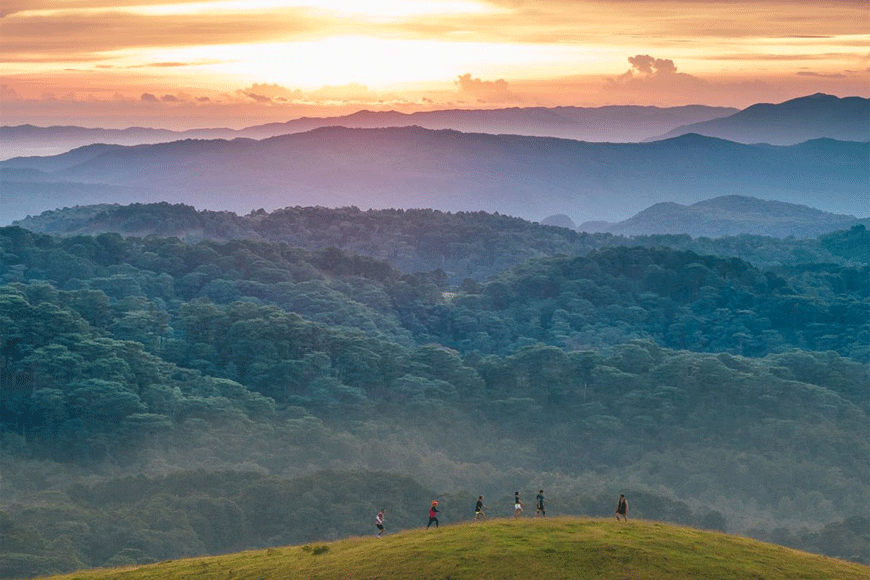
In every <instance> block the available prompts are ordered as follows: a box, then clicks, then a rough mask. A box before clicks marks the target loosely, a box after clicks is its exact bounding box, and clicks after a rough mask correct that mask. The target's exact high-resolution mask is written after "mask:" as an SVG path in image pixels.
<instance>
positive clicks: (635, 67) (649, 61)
mask: <svg viewBox="0 0 870 580" xmlns="http://www.w3.org/2000/svg"><path fill="white" fill-rule="evenodd" d="M628 62H629V63H630V64H631V68H630V69H628V71H627V72H625V74H623V75H622V77H620V78H624V79H630V78H633V77H635V76H636V75H637V74H638V73H639V74H641V75H646V76H660V77H664V76H669V75H675V74H677V65H675V64H674V61H672V60H671V59H669V58H653V57H651V56H650V55H648V54H638V55H636V56H630V57H628ZM686 76H688V75H686Z"/></svg>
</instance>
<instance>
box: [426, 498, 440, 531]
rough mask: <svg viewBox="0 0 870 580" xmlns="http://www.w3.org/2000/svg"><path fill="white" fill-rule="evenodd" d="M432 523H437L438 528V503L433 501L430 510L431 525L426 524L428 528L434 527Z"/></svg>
mask: <svg viewBox="0 0 870 580" xmlns="http://www.w3.org/2000/svg"><path fill="white" fill-rule="evenodd" d="M432 522H435V527H436V528H437V527H438V502H437V501H433V502H432V507H430V508H429V523H428V524H426V528H427V529H428V528H429V526H431V525H432Z"/></svg>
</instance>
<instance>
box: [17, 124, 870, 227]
mask: <svg viewBox="0 0 870 580" xmlns="http://www.w3.org/2000/svg"><path fill="white" fill-rule="evenodd" d="M868 151H870V145H868V144H867V143H854V142H841V141H832V140H816V141H811V142H807V143H803V144H800V145H796V146H791V147H773V146H767V145H762V146H753V145H743V144H739V143H734V142H730V141H725V140H721V139H714V138H709V137H702V136H700V135H683V136H680V137H677V138H674V139H669V140H664V141H657V142H653V143H636V144H612V143H586V142H580V141H571V140H566V139H556V138H543V137H522V136H515V135H489V134H479V133H461V132H458V131H452V130H439V131H433V130H428V129H422V128H419V127H404V128H390V129H347V128H341V127H329V128H321V129H316V130H314V131H310V132H307V133H297V134H289V135H284V136H280V137H273V138H270V139H264V140H262V141H255V140H251V139H235V140H233V141H223V140H210V141H197V140H186V141H176V142H171V143H164V144H157V145H139V146H134V147H119V146H91V147H87V148H83V149H78V150H75V151H72V152H70V153H67V154H64V155H61V156H56V157H47V158H46V157H38V158H18V159H12V160H8V161H5V162H0V175H2V179H3V182H2V185H3V188H4V195H3V199H2V202H0V203H2V206H0V208H2V210H3V211H2V217H3V220H4V222H6V223H9V222H11V221H12V220H15V219H21V218H24V217H25V216H26V215H28V214H30V215H35V214H39V213H41V212H43V211H45V210H48V209H54V208H58V207H65V206H71V205H82V204H95V203H132V202H143V203H144V202H152V201H170V202H174V203H178V202H182V203H187V204H190V205H194V206H196V207H200V208H203V209H214V210H229V211H235V212H237V213H247V212H249V211H251V210H252V209H255V208H264V209H276V208H281V207H286V206H290V205H303V206H316V205H321V206H326V207H343V206H350V205H355V206H359V207H362V208H364V209H368V208H374V209H378V208H406V209H407V208H433V209H439V210H442V211H488V212H500V213H505V214H508V215H513V216H517V217H522V218H525V219H528V220H532V221H537V220H540V219H542V218H544V217H546V216H548V215H554V214H565V215H567V216H569V217H570V218H571V219H572V220H574V221H575V223H578V222H584V221H589V220H591V219H604V220H607V221H618V220H620V219H625V218H626V217H628V216H631V215H633V214H635V213H637V212H640V211H642V210H644V209H646V208H647V207H649V206H651V205H653V204H655V203H659V202H664V201H671V202H675V203H681V204H690V203H695V202H698V201H701V200H702V199H708V198H711V197H718V196H721V195H733V194H739V195H745V196H750V197H759V198H765V199H771V198H773V199H778V200H780V201H785V202H789V203H795V204H803V205H809V206H812V207H817V208H819V209H822V210H824V211H829V212H836V213H845V214H860V213H863V212H864V211H865V210H866V207H867V204H866V201H867V183H868V180H870V163H868V157H870V156H868ZM21 170H31V171H30V172H29V173H27V172H22V171H21ZM32 170H37V171H39V172H41V173H34V172H33V171H32ZM68 188H74V189H75V194H74V195H67V194H65V193H64V192H65V190H66V189H68ZM100 188H102V189H100ZM110 190H111V193H109V192H110Z"/></svg>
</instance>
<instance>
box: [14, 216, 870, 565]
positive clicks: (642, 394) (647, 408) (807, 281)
mask: <svg viewBox="0 0 870 580" xmlns="http://www.w3.org/2000/svg"><path fill="white" fill-rule="evenodd" d="M40 223H41V226H40V227H42V228H43V229H45V230H46V231H48V230H53V233H54V234H57V233H58V232H60V231H65V233H66V235H62V236H60V235H47V234H41V233H36V232H33V231H29V230H26V229H23V228H21V227H17V226H13V227H6V228H2V229H0V252H2V254H0V282H2V284H3V286H2V287H0V327H2V329H3V330H2V359H0V361H2V375H0V380H2V384H0V388H2V393H3V397H2V408H0V410H2V415H0V420H2V422H0V437H2V439H0V441H2V445H3V453H2V456H0V469H2V473H3V497H2V508H3V509H2V514H0V518H2V519H0V534H2V542H0V545H2V554H0V572H2V574H3V575H4V576H6V577H20V576H27V575H31V574H36V573H48V572H52V571H61V570H72V569H76V568H80V567H91V566H111V565H122V564H131V563H144V562H150V561H156V560H162V559H169V558H178V557H182V556H189V555H196V554H203V553H223V552H230V551H237V550H241V549H245V548H252V547H265V546H274V545H284V544H288V543H304V542H311V541H316V540H325V539H333V538H339V537H346V536H351V535H360V534H367V533H370V532H371V528H372V527H373V524H372V521H371V520H372V519H373V517H374V514H375V513H376V512H377V510H378V509H379V508H381V507H387V509H388V515H389V519H388V522H389V524H390V526H391V528H390V529H402V528H408V527H415V526H418V525H423V524H425V509H426V506H427V505H428V503H429V502H430V501H431V500H432V499H433V498H438V499H439V501H440V502H441V505H442V507H443V509H442V513H443V518H442V521H443V522H445V523H450V522H457V521H464V520H468V519H470V518H471V516H472V515H473V513H472V507H473V504H474V499H475V498H476V497H477V496H478V495H481V494H483V495H485V496H486V498H487V504H488V505H489V506H491V515H493V516H499V515H504V516H507V515H509V514H510V507H511V505H512V501H513V500H512V495H513V492H514V491H517V490H519V491H520V492H521V493H522V494H523V497H525V498H526V499H527V503H529V502H530V500H531V499H532V498H533V497H534V495H535V493H536V492H537V490H538V489H541V488H543V489H545V490H546V493H547V498H548V512H549V513H551V514H552V515H560V514H561V515H565V514H578V515H590V516H608V515H609V514H612V509H613V505H612V504H614V502H615V498H616V496H617V495H618V494H619V493H625V494H626V495H627V496H628V497H629V499H630V502H631V516H632V517H638V518H646V519H659V520H665V521H672V522H678V523H684V524H688V525H693V526H698V527H702V528H708V529H718V530H722V531H728V532H730V533H738V534H745V535H750V536H752V537H756V538H760V539H765V540H769V541H774V542H778V543H782V544H784V545H789V546H794V547H798V548H801V549H806V550H810V551H815V552H819V553H824V554H828V555H831V556H835V557H839V558H844V559H850V560H855V561H859V562H864V563H868V560H867V554H868V550H867V548H868V546H870V541H868V536H867V529H868V523H870V522H868V518H867V517H866V516H867V514H866V506H867V505H870V501H868V500H870V473H868V471H867V469H866V458H867V457H868V453H870V448H868V446H870V444H868V437H867V435H868V421H867V419H868V417H867V415H868V411H870V398H868V391H867V388H866V386H867V384H868V366H867V364H868V361H870V348H868V345H870V340H868V338H870V254H868V248H870V234H868V233H867V230H866V228H865V227H864V226H863V225H855V226H853V227H852V228H851V229H849V230H841V231H837V232H831V233H828V234H825V235H822V236H819V237H816V238H807V239H797V238H771V237H765V236H748V235H745V236H739V237H733V238H728V237H725V238H718V239H709V238H691V237H689V236H685V235H684V236H676V235H659V236H654V235H653V236H639V237H636V238H631V237H625V236H615V235H613V234H582V233H578V232H575V231H571V230H568V229H565V228H555V227H549V226H541V225H538V224H533V223H530V222H526V221H524V220H519V219H516V218H509V217H507V216H500V215H493V214H486V213H483V212H477V213H456V214H452V213H442V212H437V211H431V210H418V211H399V210H383V211H365V212H364V211H360V210H358V209H356V208H344V209H334V210H330V209H326V208H286V209H284V210H280V211H276V212H272V213H267V212H253V213H252V214H250V215H249V216H236V215H235V214H230V213H227V212H197V211H196V210H194V209H193V208H190V207H189V206H181V205H169V204H153V205H133V206H126V207H123V206H122V207H99V208H84V207H82V208H73V209H69V210H62V211H57V212H50V213H48V214H45V215H44V216H42V221H41V222H40ZM31 224H32V225H34V224H36V222H31ZM34 227H35V225H34ZM88 229H90V230H91V231H90V232H88V231H87V230H88ZM157 230H162V233H161V232H160V231H157ZM119 231H120V232H121V233H123V234H124V235H125V236H127V237H123V236H122V235H120V234H119V233H117V232H119ZM131 234H135V235H131ZM167 235H170V236H173V237H166V236H167Z"/></svg>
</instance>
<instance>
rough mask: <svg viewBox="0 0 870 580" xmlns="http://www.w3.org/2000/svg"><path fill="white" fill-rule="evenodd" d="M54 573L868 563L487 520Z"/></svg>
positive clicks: (805, 574)
mask: <svg viewBox="0 0 870 580" xmlns="http://www.w3.org/2000/svg"><path fill="white" fill-rule="evenodd" d="M52 578H53V579H55V580H60V579H64V580H116V579H117V580H122V579H123V580H145V579H148V580H151V579H158V578H159V579H161V580H162V579H166V580H194V579H196V580H200V579H201V580H303V579H304V580H320V579H322V580H365V579H384V580H386V579H391V580H392V579H408V580H496V579H498V580H502V579H505V580H555V579H561V578H572V579H589V580H664V579H674V578H679V579H697V580H785V579H789V580H792V579H794V580H797V579H806V580H826V579H830V580H837V579H842V580H860V579H870V567H867V566H862V565H860V564H853V563H849V562H844V561H841V560H836V559H833V558H827V557H824V556H818V555H815V554H808V553H805V552H799V551H797V550H791V549H788V548H783V547H781V546H776V545H773V544H765V543H763V542H758V541H755V540H750V539H747V538H741V537H737V536H729V535H727V534H721V533H717V532H709V531H702V530H696V529H692V528H685V527H679V526H674V525H670V524H662V523H658V522H646V521H632V522H629V523H628V524H618V523H616V522H615V521H614V520H601V519H585V518H552V519H546V520H544V519H539V520H532V519H529V518H526V519H520V520H513V519H509V520H507V519H501V520H495V519H493V520H489V521H488V522H485V523H478V524H471V523H467V524H457V525H452V526H444V527H442V528H440V529H435V528H431V529H428V530H423V529H419V530H407V531H404V532H401V533H398V534H394V535H386V536H384V537H383V538H381V539H377V538H375V537H373V536H372V537H365V538H350V539H346V540H339V541H336V542H330V543H328V544H317V545H312V546H290V547H283V548H270V549H267V550H259V551H249V552H240V553H238V554H229V555H225V556H210V557H204V558H191V559H186V560H172V561H169V562H161V563H158V564H151V565H147V566H138V567H134V568H116V569H98V570H85V571H79V572H74V573H72V574H67V575H64V576H53V577H52Z"/></svg>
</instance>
